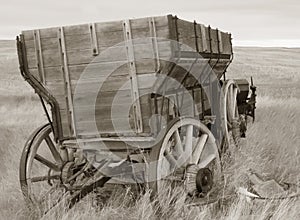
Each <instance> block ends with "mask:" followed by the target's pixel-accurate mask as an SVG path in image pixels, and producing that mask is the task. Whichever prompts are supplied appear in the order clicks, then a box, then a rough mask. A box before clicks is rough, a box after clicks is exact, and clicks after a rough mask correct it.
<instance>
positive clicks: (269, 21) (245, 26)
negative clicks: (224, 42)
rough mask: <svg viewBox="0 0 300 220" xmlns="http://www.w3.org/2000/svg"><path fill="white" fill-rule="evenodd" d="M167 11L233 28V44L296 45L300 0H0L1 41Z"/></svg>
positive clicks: (299, 30) (298, 41)
mask: <svg viewBox="0 0 300 220" xmlns="http://www.w3.org/2000/svg"><path fill="white" fill-rule="evenodd" d="M166 14H174V15H175V14H176V15H178V17H179V18H182V19H186V20H191V21H193V20H197V22H198V23H204V24H206V25H208V24H210V25H211V26H212V27H218V28H219V29H220V30H224V31H228V32H231V33H232V34H233V37H234V44H235V45H252V46H255V45H257V46H297V47H300V1H299V0H218V1H217V0H215V1H214V0H148V1H142V0H123V1H122V0H118V1H117V0H61V1H56V0H52V1H51V0H26V1H25V0H24V1H22V0H19V1H17V0H5V1H3V0H1V5H0V39H14V38H15V36H16V35H17V34H19V33H20V32H21V30H25V29H26V30H27V29H38V28H43V27H51V26H64V25H69V24H80V23H88V22H101V21H108V20H120V19H124V18H138V17H146V16H154V15H166Z"/></svg>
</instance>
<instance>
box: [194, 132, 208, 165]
mask: <svg viewBox="0 0 300 220" xmlns="http://www.w3.org/2000/svg"><path fill="white" fill-rule="evenodd" d="M207 139H208V135H207V134H203V135H201V137H200V138H199V140H198V142H197V144H196V147H195V149H194V152H193V156H192V163H193V164H198V162H199V160H200V156H201V153H202V151H203V149H204V146H205V144H206V141H207Z"/></svg>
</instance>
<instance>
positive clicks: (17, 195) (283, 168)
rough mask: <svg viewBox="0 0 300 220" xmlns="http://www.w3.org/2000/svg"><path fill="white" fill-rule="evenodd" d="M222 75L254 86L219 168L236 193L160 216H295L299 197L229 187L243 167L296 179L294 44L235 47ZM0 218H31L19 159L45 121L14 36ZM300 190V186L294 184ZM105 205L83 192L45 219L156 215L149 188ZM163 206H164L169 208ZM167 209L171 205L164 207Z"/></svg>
mask: <svg viewBox="0 0 300 220" xmlns="http://www.w3.org/2000/svg"><path fill="white" fill-rule="evenodd" d="M234 50H235V56H234V61H233V63H232V64H231V66H230V67H229V69H228V72H227V78H246V79H248V80H250V77H251V76H252V77H253V79H254V83H255V85H256V86H257V93H258V100H257V101H258V103H257V112H256V113H257V114H256V115H257V118H256V121H255V123H252V122H250V123H249V127H248V131H247V138H246V139H243V140H242V141H241V144H240V147H239V148H235V147H233V146H231V147H230V148H229V151H230V155H231V156H230V159H228V162H227V163H226V166H225V168H224V175H225V178H226V179H227V181H228V182H227V187H228V190H231V192H232V194H233V195H234V196H233V197H232V199H230V200H229V201H228V202H226V204H223V205H221V206H218V207H216V206H214V205H210V206H206V207H195V208H187V207H185V206H184V202H183V200H180V199H179V200H178V202H177V203H176V204H175V205H174V204H172V206H173V207H172V209H168V208H169V207H168V201H166V202H165V203H166V207H164V208H163V210H165V216H164V218H166V219H228V220H229V219H295V220H296V219H300V198H293V199H282V200H259V201H258V200H248V199H246V198H245V197H244V196H242V195H240V194H238V193H235V192H236V190H237V189H238V188H239V187H241V186H242V187H245V182H246V180H245V176H246V175H247V172H249V170H252V171H255V172H256V173H258V174H260V175H262V176H263V177H264V178H266V179H275V180H276V181H278V182H281V183H283V182H286V183H293V184H296V185H300V174H299V170H300V62H299V61H300V49H287V48H242V47H239V48H234ZM0 79H1V80H0V143H1V144H0V146H1V147H0V163H1V166H0V171H1V174H0V190H1V192H0V219H30V213H29V212H28V211H27V209H26V206H25V202H24V200H23V197H22V194H21V190H20V185H19V178H18V175H19V161H20V157H21V153H22V149H23V146H24V144H25V142H26V140H27V138H28V136H29V135H30V134H31V132H32V131H33V130H34V129H36V128H37V127H39V126H40V125H42V124H44V123H46V121H47V120H46V116H45V114H44V112H43V109H42V106H41V104H40V103H39V100H38V98H37V96H36V94H34V91H33V89H32V88H31V87H30V86H29V85H28V84H27V83H26V82H25V81H24V79H23V78H22V77H21V75H20V73H19V70H18V61H17V55H16V48H15V42H14V41H0ZM299 191H300V190H299ZM115 194H116V195H114V196H113V197H112V198H111V199H110V200H109V201H108V202H107V203H106V204H105V205H104V206H103V207H101V208H100V207H99V206H97V205H95V197H96V195H90V196H88V197H87V198H86V199H85V200H84V201H83V202H80V203H79V204H78V205H76V206H75V208H73V209H72V210H70V211H68V212H67V211H66V210H63V209H62V210H58V211H57V213H56V214H55V215H52V216H51V215H50V216H48V217H47V218H49V219H56V218H60V219H156V218H157V217H155V215H154V212H155V210H153V208H152V204H151V202H150V199H149V193H146V194H145V195H143V196H141V197H140V198H138V199H137V200H135V199H134V198H133V197H132V196H131V194H130V193H128V192H118V193H115ZM168 210H169V211H168ZM170 210H173V211H170Z"/></svg>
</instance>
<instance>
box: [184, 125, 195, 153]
mask: <svg viewBox="0 0 300 220" xmlns="http://www.w3.org/2000/svg"><path fill="white" fill-rule="evenodd" d="M185 137H186V138H185V147H184V150H185V154H186V155H187V157H188V158H191V156H192V152H193V125H189V126H188V127H187V129H186V136H185Z"/></svg>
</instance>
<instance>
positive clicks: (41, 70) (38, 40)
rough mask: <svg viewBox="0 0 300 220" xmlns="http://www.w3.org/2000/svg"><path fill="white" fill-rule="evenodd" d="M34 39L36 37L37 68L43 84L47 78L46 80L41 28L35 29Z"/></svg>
mask: <svg viewBox="0 0 300 220" xmlns="http://www.w3.org/2000/svg"><path fill="white" fill-rule="evenodd" d="M33 39H34V48H35V55H36V61H37V68H38V72H39V75H40V80H41V82H42V83H43V84H45V83H46V80H45V71H44V62H43V54H42V44H41V36H40V31H39V30H34V31H33Z"/></svg>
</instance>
